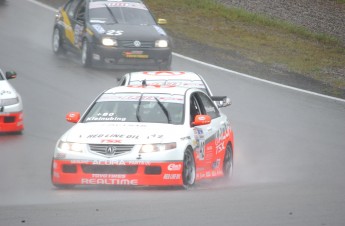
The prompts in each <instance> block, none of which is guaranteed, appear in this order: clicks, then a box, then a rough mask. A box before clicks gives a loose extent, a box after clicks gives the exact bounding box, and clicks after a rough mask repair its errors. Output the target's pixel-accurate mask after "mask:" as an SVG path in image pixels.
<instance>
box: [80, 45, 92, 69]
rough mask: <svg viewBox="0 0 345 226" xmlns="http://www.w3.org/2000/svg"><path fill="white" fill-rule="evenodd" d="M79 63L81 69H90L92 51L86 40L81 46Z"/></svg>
mask: <svg viewBox="0 0 345 226" xmlns="http://www.w3.org/2000/svg"><path fill="white" fill-rule="evenodd" d="M81 63H82V65H83V67H86V68H90V67H92V50H91V48H90V44H89V42H88V41H87V39H84V41H83V45H82V48H81Z"/></svg>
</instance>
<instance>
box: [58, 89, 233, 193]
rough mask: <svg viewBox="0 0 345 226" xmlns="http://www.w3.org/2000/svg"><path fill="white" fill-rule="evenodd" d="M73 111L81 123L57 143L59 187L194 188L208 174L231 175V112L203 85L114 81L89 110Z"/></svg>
mask: <svg viewBox="0 0 345 226" xmlns="http://www.w3.org/2000/svg"><path fill="white" fill-rule="evenodd" d="M216 98H220V97H216ZM223 98H225V97H223ZM224 106H225V105H224ZM66 119H67V121H69V122H73V123H76V124H75V125H74V126H73V127H72V128H70V129H69V130H68V131H67V132H66V133H65V134H63V135H62V137H61V138H60V139H59V140H58V141H57V144H56V147H55V151H54V155H53V160H52V166H51V179H52V183H53V184H54V185H55V186H57V187H69V186H73V185H95V184H103V185H134V186H137V185H138V186H139V185H140V186H149V185H152V186H180V187H184V188H188V187H190V186H192V185H194V184H195V182H196V181H199V180H202V179H207V178H229V177H230V176H231V173H232V169H233V150H234V136H233V131H232V129H231V126H230V123H229V121H228V118H227V116H226V115H225V114H223V113H222V112H221V111H220V110H219V109H218V108H217V107H216V106H215V104H214V102H213V101H212V98H211V97H209V96H208V95H207V94H206V93H204V92H203V91H201V90H199V89H194V88H186V87H175V86H157V85H155V86H150V85H133V86H119V87H114V88H111V89H109V90H107V91H105V92H103V93H101V94H100V95H99V96H98V97H97V98H96V99H95V100H94V101H93V103H92V104H91V105H90V106H89V107H88V109H87V110H86V112H85V113H84V114H83V115H81V114H80V113H79V112H70V113H68V114H67V116H66Z"/></svg>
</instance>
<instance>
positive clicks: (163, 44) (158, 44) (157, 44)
mask: <svg viewBox="0 0 345 226" xmlns="http://www.w3.org/2000/svg"><path fill="white" fill-rule="evenodd" d="M155 47H159V48H165V47H168V41H167V40H157V41H156V42H155Z"/></svg>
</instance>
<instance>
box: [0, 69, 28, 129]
mask: <svg viewBox="0 0 345 226" xmlns="http://www.w3.org/2000/svg"><path fill="white" fill-rule="evenodd" d="M16 76H17V74H16V73H15V72H14V71H7V72H6V74H5V75H4V73H3V72H2V71H1V70H0V133H7V132H21V131H22V130H23V129H24V124H23V104H22V99H21V97H20V95H19V93H17V92H16V90H15V89H14V88H13V86H11V84H10V83H9V82H8V79H13V78H16Z"/></svg>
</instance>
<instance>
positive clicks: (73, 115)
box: [66, 112, 80, 123]
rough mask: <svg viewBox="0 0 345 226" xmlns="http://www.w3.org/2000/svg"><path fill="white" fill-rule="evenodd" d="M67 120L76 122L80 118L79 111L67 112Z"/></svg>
mask: <svg viewBox="0 0 345 226" xmlns="http://www.w3.org/2000/svg"><path fill="white" fill-rule="evenodd" d="M66 120H67V122H72V123H77V122H79V120H80V113H79V112H69V113H68V114H67V115H66Z"/></svg>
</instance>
